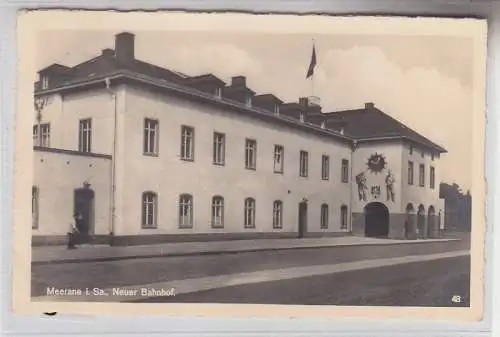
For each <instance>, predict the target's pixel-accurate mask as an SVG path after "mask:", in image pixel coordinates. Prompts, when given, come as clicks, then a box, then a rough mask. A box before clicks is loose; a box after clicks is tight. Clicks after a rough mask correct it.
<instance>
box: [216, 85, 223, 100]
mask: <svg viewBox="0 0 500 337" xmlns="http://www.w3.org/2000/svg"><path fill="white" fill-rule="evenodd" d="M214 95H215V97H217V98H221V97H222V88H221V87H216V88H215V92H214Z"/></svg>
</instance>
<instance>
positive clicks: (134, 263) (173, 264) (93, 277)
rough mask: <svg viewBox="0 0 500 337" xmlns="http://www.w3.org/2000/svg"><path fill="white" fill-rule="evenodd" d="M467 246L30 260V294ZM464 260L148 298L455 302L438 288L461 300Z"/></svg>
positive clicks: (464, 294) (462, 243)
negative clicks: (42, 262)
mask: <svg viewBox="0 0 500 337" xmlns="http://www.w3.org/2000/svg"><path fill="white" fill-rule="evenodd" d="M467 249H469V247H468V243H467V242H466V241H452V242H438V243H425V244H400V245H392V246H364V247H359V246H357V247H356V246H350V247H329V248H319V249H300V250H281V251H280V250H277V251H264V252H248V253H235V254H221V255H204V256H185V257H164V258H147V259H131V260H120V261H109V262H82V263H65V264H49V265H34V266H32V296H44V295H46V289H47V287H56V288H93V287H99V288H110V287H118V286H121V287H124V286H136V285H143V284H150V283H158V282H170V281H172V282H173V281H179V280H185V279H196V278H205V277H210V276H219V275H229V276H230V275H232V274H237V273H244V272H255V271H266V270H269V271H271V270H272V271H275V270H280V269H284V268H294V267H302V266H321V265H335V264H340V263H346V262H355V261H363V260H374V259H384V258H393V257H403V256H409V255H427V254H433V253H443V252H454V251H459V250H467ZM468 263H469V262H468V257H460V258H453V259H445V260H439V261H428V262H418V263H411V264H407V265H400V266H391V267H384V268H375V269H369V270H360V271H354V272H344V273H340V274H335V275H322V276H314V277H302V278H296V279H290V280H280V281H274V282H262V283H257V284H249V285H241V286H236V287H224V288H220V289H215V290H210V291H204V292H196V293H191V294H181V295H178V296H174V297H169V298H166V297H160V298H155V299H150V300H148V301H169V302H170V301H178V302H193V301H198V302H205V301H209V302H241V303H245V302H247V303H248V302H250V303H294V304H342V305H362V304H365V305H377V304H380V305H384V304H385V303H393V302H394V301H396V302H398V301H400V302H401V303H403V304H401V305H446V303H448V304H449V305H456V304H450V303H449V301H450V299H449V298H448V297H449V296H448V294H447V293H446V294H445V293H444V292H443V289H446V290H447V291H448V292H453V294H455V293H456V294H455V295H460V296H461V297H462V298H463V300H462V301H461V303H458V305H466V304H467V302H466V301H467V298H468V273H469V267H468ZM326 289H334V291H326ZM411 303H413V304H411ZM418 303H420V304H418ZM439 303H441V304H439ZM391 305H396V304H391Z"/></svg>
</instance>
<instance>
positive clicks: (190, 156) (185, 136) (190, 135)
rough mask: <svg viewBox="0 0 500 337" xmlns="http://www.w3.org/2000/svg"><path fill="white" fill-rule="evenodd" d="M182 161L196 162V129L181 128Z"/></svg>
mask: <svg viewBox="0 0 500 337" xmlns="http://www.w3.org/2000/svg"><path fill="white" fill-rule="evenodd" d="M181 159H183V160H194V128H192V127H190V126H185V125H183V126H182V127H181Z"/></svg>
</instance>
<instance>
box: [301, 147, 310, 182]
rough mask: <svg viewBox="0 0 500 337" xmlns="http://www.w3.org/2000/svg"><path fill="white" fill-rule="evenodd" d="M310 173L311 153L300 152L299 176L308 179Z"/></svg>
mask: <svg viewBox="0 0 500 337" xmlns="http://www.w3.org/2000/svg"><path fill="white" fill-rule="evenodd" d="M308 171H309V153H307V152H306V151H300V165H299V175H300V176H301V177H307V175H308Z"/></svg>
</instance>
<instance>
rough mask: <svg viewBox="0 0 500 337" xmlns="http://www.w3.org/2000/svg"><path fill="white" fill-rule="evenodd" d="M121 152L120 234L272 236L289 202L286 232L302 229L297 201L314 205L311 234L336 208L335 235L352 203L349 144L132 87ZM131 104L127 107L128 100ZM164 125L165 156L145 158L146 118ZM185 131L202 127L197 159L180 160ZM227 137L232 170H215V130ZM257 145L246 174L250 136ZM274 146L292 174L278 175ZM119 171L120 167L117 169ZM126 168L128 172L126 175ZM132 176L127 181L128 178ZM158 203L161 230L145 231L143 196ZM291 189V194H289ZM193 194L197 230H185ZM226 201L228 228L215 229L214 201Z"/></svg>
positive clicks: (332, 219) (123, 121)
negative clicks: (182, 220)
mask: <svg viewBox="0 0 500 337" xmlns="http://www.w3.org/2000/svg"><path fill="white" fill-rule="evenodd" d="M120 95H121V96H120V98H119V104H125V105H124V106H121V107H120V108H119V111H120V117H119V125H120V126H119V129H120V130H121V131H120V132H121V134H120V135H119V137H118V140H119V141H118V151H117V157H116V158H117V182H118V186H117V196H119V198H121V199H120V200H117V223H119V228H117V229H116V234H117V235H120V234H130V235H133V234H153V233H154V234H159V233H212V232H213V233H217V232H243V231H245V232H252V231H263V232H267V231H271V230H272V206H273V201H274V200H277V199H279V200H282V201H283V204H284V210H283V211H284V217H283V229H282V230H281V231H283V232H290V231H296V230H297V222H298V221H297V216H298V203H299V202H300V201H301V200H302V198H304V197H306V198H307V199H308V200H309V207H308V209H309V212H308V215H309V217H308V223H309V231H311V232H319V231H320V229H319V227H320V205H321V204H322V203H323V202H325V203H327V204H329V210H330V217H329V218H330V221H329V229H328V231H332V232H337V231H340V207H341V205H342V204H345V205H349V202H350V200H349V199H350V196H349V193H350V187H349V184H346V183H341V182H340V177H341V160H342V158H346V159H349V161H350V155H351V150H350V146H349V145H347V144H345V145H341V144H340V143H336V142H333V141H331V140H327V139H325V138H320V137H318V136H314V135H310V134H306V133H301V132H299V131H297V130H291V129H285V128H284V127H282V126H278V125H273V127H272V128H270V127H269V126H268V125H266V124H265V123H264V122H261V121H257V120H255V119H250V118H245V117H244V116H241V115H239V116H236V114H235V113H228V112H224V111H222V110H220V109H216V108H213V107H210V106H209V105H200V104H197V103H192V102H188V101H186V100H181V99H178V98H175V97H168V96H166V95H163V94H162V95H159V94H158V95H157V94H152V93H150V92H147V91H144V90H141V89H136V88H131V87H127V88H126V92H124V93H121V94H120ZM122 99H125V101H126V103H124V102H123V101H122ZM147 117H149V118H157V119H159V120H160V132H159V134H160V140H159V156H158V157H150V156H144V155H143V154H142V149H143V126H144V118H147ZM181 125H189V126H192V127H194V128H195V144H196V145H195V151H194V153H195V160H194V162H187V161H183V160H181V159H180V157H179V154H180V132H181ZM214 131H217V132H222V133H225V134H226V165H225V166H215V165H213V164H212V141H213V132H214ZM247 137H248V138H254V139H256V140H257V170H256V171H249V170H246V169H245V168H244V143H245V138H247ZM274 144H280V145H283V146H284V148H285V156H284V157H285V169H284V170H285V173H284V174H283V175H279V174H275V173H273V155H274V154H273V151H274ZM300 150H305V151H308V152H309V177H308V178H301V177H299V159H298V158H299V151H300ZM322 154H328V155H329V156H330V180H328V181H322V180H321V175H320V173H321V171H320V170H321V155H322ZM118 166H120V168H118ZM122 170H123V171H122ZM125 177H126V178H125ZM123 179H126V181H123ZM146 190H152V191H155V192H157V193H158V198H159V225H158V229H141V194H142V192H143V191H146ZM288 191H290V193H288ZM182 193H190V194H192V195H193V196H194V217H195V220H194V229H187V230H186V229H182V230H181V229H178V224H177V223H178V219H177V216H178V211H177V205H178V196H179V194H182ZM216 194H217V195H222V196H224V197H225V227H224V229H212V228H211V226H210V217H211V216H210V212H211V198H212V196H213V195H216ZM245 197H253V198H255V199H256V228H255V229H244V227H243V210H244V198H245Z"/></svg>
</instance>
